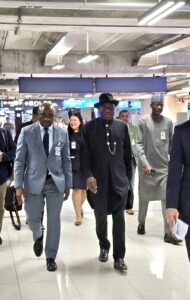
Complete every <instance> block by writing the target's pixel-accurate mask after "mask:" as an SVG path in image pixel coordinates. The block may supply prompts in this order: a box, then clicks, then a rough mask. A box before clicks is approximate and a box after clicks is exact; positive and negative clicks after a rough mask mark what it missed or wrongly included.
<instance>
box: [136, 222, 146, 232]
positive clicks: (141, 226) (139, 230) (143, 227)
mask: <svg viewBox="0 0 190 300" xmlns="http://www.w3.org/2000/svg"><path fill="white" fill-rule="evenodd" d="M137 233H138V234H145V226H144V225H141V224H139V226H138V228H137Z"/></svg>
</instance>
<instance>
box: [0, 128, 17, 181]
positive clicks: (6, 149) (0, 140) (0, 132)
mask: <svg viewBox="0 0 190 300" xmlns="http://www.w3.org/2000/svg"><path fill="white" fill-rule="evenodd" d="M0 150H1V152H3V160H2V161H1V162H0V185H1V184H3V183H4V182H5V181H6V180H7V179H8V178H9V176H10V173H9V171H10V168H9V166H10V165H9V162H10V161H13V160H14V159H15V154H16V145H15V143H14V142H13V139H12V136H11V133H10V132H9V130H5V129H0Z"/></svg>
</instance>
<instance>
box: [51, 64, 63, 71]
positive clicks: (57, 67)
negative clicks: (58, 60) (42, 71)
mask: <svg viewBox="0 0 190 300" xmlns="http://www.w3.org/2000/svg"><path fill="white" fill-rule="evenodd" d="M64 67H65V66H64V65H62V64H56V65H54V66H53V67H52V70H61V69H63V68H64Z"/></svg>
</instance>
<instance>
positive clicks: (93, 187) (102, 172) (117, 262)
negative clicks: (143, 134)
mask: <svg viewBox="0 0 190 300" xmlns="http://www.w3.org/2000/svg"><path fill="white" fill-rule="evenodd" d="M118 103H119V102H118V101H117V100H115V99H113V96H112V95H111V94H109V93H104V94H101V95H100V97H99V103H96V104H95V107H96V108H98V109H99V112H100V118H98V119H95V120H92V121H90V122H88V123H87V124H86V125H85V132H84V139H85V144H84V145H83V147H81V152H80V153H81V171H82V174H83V175H84V178H86V183H87V186H88V188H89V189H88V191H87V199H88V201H89V202H90V203H91V206H92V207H93V208H94V214H95V219H96V233H97V236H98V239H99V245H100V255H99V260H100V261H101V262H106V261H107V260H108V252H109V248H110V242H109V240H108V237H107V215H108V214H112V219H113V258H114V268H115V269H117V270H121V271H124V270H127V266H126V264H125V262H124V256H125V219H124V209H125V205H126V199H127V195H128V178H129V179H130V178H131V173H132V167H131V144H130V138H129V133H128V128H127V125H126V124H125V123H124V122H122V121H120V120H116V119H114V118H113V117H114V108H115V106H116V105H117V104H118Z"/></svg>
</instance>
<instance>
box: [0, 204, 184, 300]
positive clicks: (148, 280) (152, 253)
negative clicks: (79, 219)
mask: <svg viewBox="0 0 190 300" xmlns="http://www.w3.org/2000/svg"><path fill="white" fill-rule="evenodd" d="M21 220H22V229H21V231H16V230H15V229H14V228H13V227H12V225H11V222H10V218H9V217H8V214H7V213H6V215H5V218H4V224H3V225H4V226H3V232H2V238H3V244H2V245H1V246H0V300H189V299H190V285H189V283H190V264H189V262H188V260H187V255H186V249H185V245H184V242H183V243H182V245H180V246H173V245H170V244H166V243H164V242H163V222H162V217H161V211H160V203H159V202H154V203H153V202H152V203H151V204H150V207H149V213H148V217H147V224H146V231H147V234H146V235H145V236H139V235H137V233H136V228H137V203H135V215H134V216H129V215H126V257H125V261H126V264H127V266H128V271H127V272H125V273H120V272H118V271H116V270H114V269H113V259H112V249H111V251H110V257H109V261H108V262H107V263H100V262H99V261H98V258H97V257H98V254H99V247H98V242H97V238H96V235H95V229H94V226H95V224H94V216H93V212H92V211H91V209H90V207H89V206H88V204H87V202H86V203H85V205H84V221H83V224H82V225H81V226H78V227H76V226H74V212H73V207H72V202H71V200H68V201H66V202H65V203H64V206H63V210H62V232H61V243H60V248H59V253H58V256H57V263H58V270H57V271H56V272H52V273H51V272H48V271H47V270H46V267H45V257H44V255H42V257H40V258H36V257H35V256H34V253H33V249H32V247H33V242H32V236H31V232H30V231H29V229H28V227H27V225H26V224H25V217H24V213H23V212H22V213H21ZM109 236H111V219H110V218H109ZM110 239H111V238H110Z"/></svg>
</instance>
